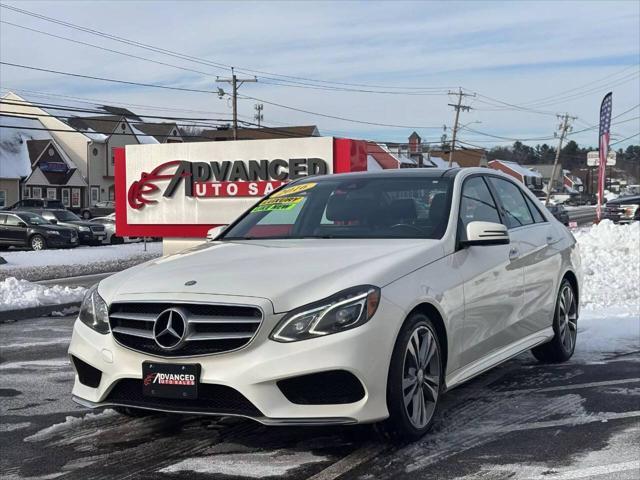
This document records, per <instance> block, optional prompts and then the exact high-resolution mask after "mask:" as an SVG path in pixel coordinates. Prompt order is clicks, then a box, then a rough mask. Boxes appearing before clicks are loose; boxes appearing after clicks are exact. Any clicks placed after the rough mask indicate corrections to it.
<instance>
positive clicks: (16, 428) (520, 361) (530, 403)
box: [0, 317, 640, 480]
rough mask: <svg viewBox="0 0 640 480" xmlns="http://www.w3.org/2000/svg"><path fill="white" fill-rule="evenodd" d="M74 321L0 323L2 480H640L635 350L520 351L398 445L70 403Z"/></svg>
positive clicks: (638, 355) (345, 432)
mask: <svg viewBox="0 0 640 480" xmlns="http://www.w3.org/2000/svg"><path fill="white" fill-rule="evenodd" d="M72 323H73V318H72V317H58V318H40V319H31V320H24V321H19V322H15V323H6V324H0V348H1V350H0V414H1V419H0V476H1V478H5V479H18V478H33V479H51V478H63V479H112V478H117V479H124V478H136V479H138V478H140V479H156V478H160V479H163V478H167V479H172V478H190V479H205V478H207V479H209V478H224V479H240V478H264V477H279V478H281V479H309V478H311V479H314V480H333V479H338V478H340V479H362V480H371V479H405V478H406V479H416V478H420V479H422V478H424V479H431V478H433V479H443V478H446V479H449V478H451V479H466V480H494V479H495V480H505V479H529V478H531V479H533V478H545V479H577V478H580V479H582V478H589V479H595V478H597V479H618V478H619V479H637V478H639V477H640V460H639V459H640V447H639V445H640V422H639V419H640V370H639V368H638V367H639V365H640V363H639V361H640V352H639V351H638V349H637V344H636V348H634V347H633V345H632V346H629V344H626V346H625V347H624V348H620V349H614V350H615V351H609V352H602V354H601V355H599V356H598V357H593V356H585V355H580V337H579V338H578V353H577V354H576V357H574V359H573V360H572V361H571V362H569V363H567V364H564V365H553V366H550V365H539V364H537V363H536V362H535V360H534V359H533V357H532V356H530V355H529V354H523V355H521V356H520V357H518V358H516V359H514V360H511V361H509V362H507V363H505V364H504V365H502V366H500V367H499V368H497V369H494V370H492V371H490V372H488V373H487V374H484V375H482V376H480V377H478V378H477V379H475V380H473V381H471V382H469V383H467V384H466V385H464V386H462V387H460V388H458V389H455V390H453V391H451V392H450V393H448V394H447V395H445V396H444V402H443V404H442V408H441V410H440V414H439V416H438V418H437V421H436V424H435V426H434V429H433V432H432V433H431V434H429V435H427V436H426V437H425V438H424V439H422V440H421V441H419V442H416V443H414V444H409V445H393V444H389V443H387V442H385V441H384V439H382V438H381V437H378V436H376V434H375V432H374V431H373V430H372V429H371V428H370V427H366V426H365V427H355V428H324V427H316V428H289V427H287V428H285V427H263V426H261V425H258V424H254V423H252V422H250V421H245V420H235V419H234V420H232V419H214V418H203V417H173V416H164V417H160V416H158V417H147V418H138V419H130V418H126V417H122V416H119V415H118V414H117V413H115V412H114V411H112V410H105V411H93V412H89V411H88V410H86V409H83V408H81V407H78V406H76V405H75V404H74V403H72V402H71V400H70V394H69V393H70V390H71V386H72V381H73V374H72V370H71V367H70V365H69V363H68V360H67V357H66V348H67V345H68V341H69V338H70V334H71V328H72Z"/></svg>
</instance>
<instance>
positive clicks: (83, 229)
mask: <svg viewBox="0 0 640 480" xmlns="http://www.w3.org/2000/svg"><path fill="white" fill-rule="evenodd" d="M78 230H80V231H81V232H88V231H89V230H91V229H90V228H89V227H79V228H78Z"/></svg>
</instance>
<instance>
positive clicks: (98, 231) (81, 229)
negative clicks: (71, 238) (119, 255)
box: [35, 210, 106, 245]
mask: <svg viewBox="0 0 640 480" xmlns="http://www.w3.org/2000/svg"><path fill="white" fill-rule="evenodd" d="M35 213H38V214H40V215H42V216H43V217H44V218H45V219H47V220H48V221H49V222H52V223H56V224H58V225H61V226H63V227H69V228H73V229H75V230H76V232H78V238H79V239H80V243H82V244H86V245H101V244H102V241H103V240H104V238H105V236H106V232H105V229H104V225H98V224H95V223H91V222H87V221H85V220H82V219H81V218H80V217H78V216H77V215H76V214H75V213H73V212H70V211H69V210H38V211H36V212H35Z"/></svg>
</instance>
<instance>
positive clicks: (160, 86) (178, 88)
mask: <svg viewBox="0 0 640 480" xmlns="http://www.w3.org/2000/svg"><path fill="white" fill-rule="evenodd" d="M0 65H7V66H10V67H16V68H23V69H26V70H36V71H38V72H46V73H55V74H57V75H66V76H68V77H77V78H84V79H88V80H99V81H102V82H112V83H120V84H125V85H135V86H138V87H148V88H161V89H164V90H177V91H180V92H193V93H217V92H214V91H212V90H199V89H196V88H183V87H170V86H168V85H157V84H155V83H142V82H131V81H127V80H117V79H114V78H104V77H94V76H91V75H82V74H80V73H71V72H61V71H59V70H50V69H48V68H38V67H32V66H30V65H21V64H19V63H10V62H0Z"/></svg>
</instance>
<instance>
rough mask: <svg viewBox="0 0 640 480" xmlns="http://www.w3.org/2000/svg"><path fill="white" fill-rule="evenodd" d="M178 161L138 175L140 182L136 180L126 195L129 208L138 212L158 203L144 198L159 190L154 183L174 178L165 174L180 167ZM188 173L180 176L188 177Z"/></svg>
mask: <svg viewBox="0 0 640 480" xmlns="http://www.w3.org/2000/svg"><path fill="white" fill-rule="evenodd" d="M180 163H181V162H180V161H179V160H174V161H171V162H166V163H163V164H162V165H158V166H157V167H156V168H154V169H153V170H151V172H149V173H147V172H142V175H140V180H137V181H135V182H133V183H132V184H131V186H130V187H129V192H128V194H127V200H128V201H129V205H130V206H131V208H133V209H135V210H139V209H141V208H143V207H144V206H145V205H152V204H154V203H158V202H157V201H156V200H150V199H148V198H146V196H147V195H151V194H152V193H155V192H157V191H159V190H160V187H158V186H157V185H156V184H155V182H157V181H159V180H170V179H171V178H173V177H174V176H175V172H174V173H166V170H167V169H170V168H172V167H176V166H178V165H180ZM188 176H190V174H189V173H183V174H181V177H183V178H184V177H188Z"/></svg>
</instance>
